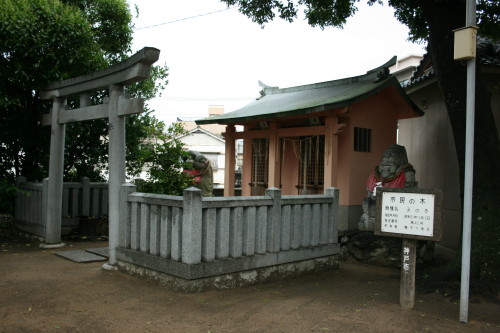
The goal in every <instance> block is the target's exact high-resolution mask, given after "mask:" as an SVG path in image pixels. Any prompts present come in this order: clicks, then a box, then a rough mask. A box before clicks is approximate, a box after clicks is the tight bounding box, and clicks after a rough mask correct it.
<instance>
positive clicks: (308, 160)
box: [299, 135, 325, 192]
mask: <svg viewBox="0 0 500 333" xmlns="http://www.w3.org/2000/svg"><path fill="white" fill-rule="evenodd" d="M324 161H325V136H324V135H317V136H310V137H304V138H302V139H301V140H300V167H299V170H300V171H299V172H300V174H299V186H300V187H302V188H303V189H304V192H306V191H307V189H306V188H307V186H313V187H317V186H323V184H324V173H325V169H324Z"/></svg>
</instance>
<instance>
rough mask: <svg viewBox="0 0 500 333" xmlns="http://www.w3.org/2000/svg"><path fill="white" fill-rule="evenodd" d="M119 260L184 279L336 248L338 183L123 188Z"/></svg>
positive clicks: (305, 257) (302, 257)
mask: <svg viewBox="0 0 500 333" xmlns="http://www.w3.org/2000/svg"><path fill="white" fill-rule="evenodd" d="M120 202H121V207H120V214H121V215H120V230H119V246H118V248H117V259H118V265H119V267H120V266H121V267H122V268H123V267H127V269H128V270H131V268H130V267H131V265H132V266H134V267H135V269H136V268H137V267H140V268H144V269H148V270H153V271H155V272H161V273H165V274H168V275H171V276H175V277H180V278H182V279H186V280H193V279H201V278H206V277H211V276H219V275H222V274H230V273H234V272H241V271H248V270H252V269H258V268H262V267H269V266H276V265H281V264H286V263H293V262H299V261H304V260H310V259H315V258H322V257H328V256H333V255H336V254H338V253H339V244H338V236H337V234H338V218H339V209H338V205H339V191H338V189H334V188H330V189H327V190H326V191H325V194H323V195H294V196H282V195H281V190H279V189H275V188H271V189H268V190H266V193H265V195H264V196H251V197H202V196H201V192H200V190H198V189H196V188H189V189H186V190H185V191H184V195H183V196H182V197H180V196H167V195H158V194H146V193H138V192H135V186H133V185H131V184H125V185H123V186H122V190H121V199H120Z"/></svg>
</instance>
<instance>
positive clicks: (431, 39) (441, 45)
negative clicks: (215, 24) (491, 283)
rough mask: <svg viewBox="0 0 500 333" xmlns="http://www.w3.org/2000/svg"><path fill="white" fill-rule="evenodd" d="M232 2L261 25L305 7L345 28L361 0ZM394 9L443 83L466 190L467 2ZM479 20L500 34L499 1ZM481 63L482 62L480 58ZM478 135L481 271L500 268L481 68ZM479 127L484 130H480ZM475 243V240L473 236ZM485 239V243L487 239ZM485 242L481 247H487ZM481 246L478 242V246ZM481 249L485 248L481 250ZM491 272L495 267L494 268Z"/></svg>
mask: <svg viewBox="0 0 500 333" xmlns="http://www.w3.org/2000/svg"><path fill="white" fill-rule="evenodd" d="M221 1H223V2H225V3H227V5H228V6H232V5H237V6H238V7H239V11H240V12H241V13H243V14H245V15H246V16H248V17H250V18H251V19H252V20H253V21H254V22H257V23H258V24H261V25H263V24H265V23H267V22H269V21H271V20H273V19H274V18H275V16H276V15H278V16H279V17H280V18H282V19H285V20H288V21H290V22H292V21H293V20H294V19H296V18H297V13H298V10H299V8H304V14H305V18H306V19H307V21H308V23H309V24H310V25H311V26H318V27H320V28H324V27H327V26H335V27H342V26H343V25H344V24H345V23H346V19H347V18H348V17H350V16H352V15H354V13H355V12H356V9H357V7H356V6H357V4H358V2H359V0H331V1H324V0H298V1H293V0H286V1H285V0H283V1H281V0H221ZM367 2H368V4H370V5H373V4H375V3H379V4H381V3H382V1H381V0H368V1H367ZM388 3H389V5H390V6H392V7H393V8H394V9H395V16H396V18H397V19H398V20H399V21H400V22H402V23H403V24H405V25H407V26H408V28H409V30H410V36H409V39H410V40H412V41H426V42H427V43H428V45H427V49H428V53H429V55H430V57H431V60H432V64H433V67H434V71H435V73H436V78H437V81H438V84H439V86H440V88H441V91H442V93H443V98H444V101H445V103H446V107H447V110H448V115H449V118H450V121H451V125H452V129H453V135H454V138H455V145H456V149H457V154H458V161H459V169H460V171H461V172H460V175H461V177H460V183H461V185H462V186H461V188H463V180H464V178H463V172H464V165H465V123H466V122H465V115H466V110H465V106H466V101H465V98H466V66H465V65H464V64H463V63H462V62H458V61H454V60H453V43H454V38H453V30H455V29H458V28H461V27H463V26H464V25H465V12H466V10H465V8H466V6H465V5H466V0H388ZM477 18H478V26H479V32H480V34H481V35H483V36H489V37H493V38H498V37H499V36H500V2H499V1H496V0H478V1H477ZM478 63H479V62H478ZM476 73H477V80H476V82H477V83H476V128H477V129H478V130H476V132H475V133H476V136H475V148H474V152H475V159H474V190H473V196H474V205H473V220H474V221H475V222H474V225H473V236H474V238H476V239H478V237H481V236H488V237H490V240H491V243H489V245H487V246H483V247H486V248H488V247H489V249H488V250H489V252H490V253H491V255H489V256H488V255H487V254H486V252H485V251H482V253H476V256H475V257H473V264H474V263H475V267H476V268H477V269H480V267H482V266H484V265H491V264H494V263H495V261H496V267H499V266H500V263H499V262H498V260H499V259H498V255H496V257H497V258H496V259H495V253H497V251H492V249H493V248H492V247H494V246H496V247H498V243H497V242H498V237H499V235H500V224H499V223H497V222H496V221H495V216H498V214H499V213H500V208H499V206H498V189H499V188H500V173H499V172H498V170H497V168H498V165H500V145H499V141H498V138H499V137H498V133H497V129H496V127H495V122H494V119H493V113H492V108H491V105H490V93H489V92H488V91H487V90H486V87H485V86H484V84H483V81H482V79H481V71H480V70H479V68H478V70H477V71H476ZM479 129H480V130H479ZM473 241H474V239H473ZM480 242H482V243H483V244H484V243H485V240H484V239H482V240H481V241H480ZM483 244H482V245H483ZM477 245H479V244H477ZM479 252H481V251H479ZM489 271H490V272H491V269H490V270H489ZM497 276H498V275H497Z"/></svg>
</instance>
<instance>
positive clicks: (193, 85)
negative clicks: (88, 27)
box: [129, 0, 424, 123]
mask: <svg viewBox="0 0 500 333" xmlns="http://www.w3.org/2000/svg"><path fill="white" fill-rule="evenodd" d="M364 2H365V1H364V0H361V5H360V8H359V10H358V12H357V13H356V14H355V15H354V16H353V17H351V18H350V19H349V20H348V21H347V23H346V25H345V27H344V29H337V28H327V29H325V30H321V29H320V28H312V27H309V26H308V25H307V23H306V22H305V21H303V20H302V19H299V20H297V21H295V22H293V23H288V22H285V21H282V20H280V19H275V21H273V22H271V23H269V24H267V25H266V26H265V28H263V29H262V28H261V27H260V26H259V25H258V24H256V23H253V22H252V21H251V20H250V19H248V18H247V17H245V16H244V15H242V14H240V13H239V12H238V10H237V9H236V8H232V9H226V8H227V6H226V5H225V4H224V3H222V2H221V1H219V0H163V1H158V0H129V3H130V5H131V10H132V12H133V14H134V24H135V28H136V30H135V32H134V42H133V51H134V52H136V51H138V50H140V49H141V48H143V47H145V46H151V47H156V48H158V49H160V50H161V54H160V60H159V61H158V62H157V64H167V66H168V67H169V84H168V86H167V88H166V90H165V91H164V92H163V95H162V97H160V98H157V99H155V100H153V101H150V102H149V105H150V107H151V108H153V109H155V110H156V113H155V115H156V117H157V118H159V119H161V120H164V121H166V122H167V123H170V122H172V121H175V119H176V117H178V116H180V117H182V116H184V117H199V118H203V117H206V115H207V111H208V106H209V105H224V108H225V111H226V112H229V111H233V110H235V109H237V108H239V107H241V106H243V105H245V104H247V103H249V102H250V101H251V100H252V99H255V98H256V97H258V96H259V90H260V87H259V86H258V80H261V81H262V82H264V83H265V84H267V85H270V86H279V87H280V88H284V87H290V86H296V85H302V84H309V83H315V82H323V81H330V80H335V79H341V78H344V77H350V76H355V75H361V74H364V73H365V72H366V71H368V70H370V69H372V68H375V67H378V66H379V65H382V64H383V63H385V62H386V61H388V60H389V59H390V58H391V57H392V56H394V55H396V56H398V58H402V57H405V56H408V55H410V54H423V53H424V46H423V45H418V44H412V43H410V42H408V41H407V38H408V29H407V28H406V27H405V26H404V25H401V24H400V23H399V22H398V21H397V20H396V19H395V18H394V13H393V10H392V8H390V7H389V6H387V5H384V6H380V5H374V6H372V7H369V6H367V5H365V4H364ZM134 5H137V6H138V8H139V17H135V9H134Z"/></svg>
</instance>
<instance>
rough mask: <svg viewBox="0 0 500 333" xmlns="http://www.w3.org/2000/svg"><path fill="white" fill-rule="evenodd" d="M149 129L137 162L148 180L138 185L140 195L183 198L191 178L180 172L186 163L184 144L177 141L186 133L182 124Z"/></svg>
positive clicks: (157, 126)
mask: <svg viewBox="0 0 500 333" xmlns="http://www.w3.org/2000/svg"><path fill="white" fill-rule="evenodd" d="M152 125H153V126H150V127H148V128H149V129H150V131H151V133H150V135H149V136H148V140H147V141H146V142H145V143H144V145H143V147H142V149H141V152H140V153H141V154H140V158H139V160H140V161H142V162H143V163H144V165H145V166H146V168H147V179H146V180H145V181H144V182H140V183H139V184H137V185H138V189H139V191H142V192H149V193H159V194H169V195H182V191H183V189H185V188H187V187H189V185H190V184H191V183H192V178H190V177H188V176H187V175H186V174H185V173H183V172H182V170H183V169H184V168H186V167H187V166H186V162H184V161H183V159H182V156H184V155H186V154H187V153H186V151H185V150H184V147H183V143H182V142H181V141H180V140H179V139H178V137H179V136H180V135H182V134H185V133H186V131H185V130H184V128H183V127H182V125H181V124H178V123H173V124H171V125H170V126H169V127H168V128H165V124H164V123H163V122H156V123H155V124H152Z"/></svg>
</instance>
